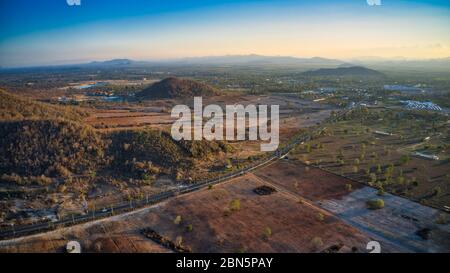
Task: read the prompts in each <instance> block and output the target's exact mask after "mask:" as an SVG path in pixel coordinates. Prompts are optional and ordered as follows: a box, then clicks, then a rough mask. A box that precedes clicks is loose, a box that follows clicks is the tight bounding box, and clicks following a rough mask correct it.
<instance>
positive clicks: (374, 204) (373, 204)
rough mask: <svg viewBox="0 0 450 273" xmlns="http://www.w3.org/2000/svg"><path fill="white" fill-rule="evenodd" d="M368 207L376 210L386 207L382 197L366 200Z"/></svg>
mask: <svg viewBox="0 0 450 273" xmlns="http://www.w3.org/2000/svg"><path fill="white" fill-rule="evenodd" d="M366 205H367V208H368V209H372V210H376V209H382V208H384V201H383V200H382V199H374V200H369V201H367V202H366Z"/></svg>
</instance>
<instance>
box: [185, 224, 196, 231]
mask: <svg viewBox="0 0 450 273" xmlns="http://www.w3.org/2000/svg"><path fill="white" fill-rule="evenodd" d="M193 229H194V228H193V227H192V225H187V226H186V231H187V232H192V230H193Z"/></svg>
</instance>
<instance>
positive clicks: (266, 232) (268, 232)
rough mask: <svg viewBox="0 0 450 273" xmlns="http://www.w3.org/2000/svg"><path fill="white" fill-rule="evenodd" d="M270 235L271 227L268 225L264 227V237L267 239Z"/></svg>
mask: <svg viewBox="0 0 450 273" xmlns="http://www.w3.org/2000/svg"><path fill="white" fill-rule="evenodd" d="M270 236H272V229H271V228H270V227H266V228H265V229H264V237H265V238H266V239H269V237H270Z"/></svg>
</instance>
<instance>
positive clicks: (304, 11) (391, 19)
mask: <svg viewBox="0 0 450 273" xmlns="http://www.w3.org/2000/svg"><path fill="white" fill-rule="evenodd" d="M73 1H76V0H39V1H30V0H0V66H1V67H20V66H34V65H54V64H66V63H80V62H88V61H93V60H107V59H114V58H130V59H135V60H166V59H176V58H183V57H198V56H219V55H246V54H260V55H270V56H296V57H315V56H320V57H325V58H336V59H342V60H351V59H354V58H367V57H375V56H376V57H382V58H399V57H402V58H408V59H430V58H444V57H450V3H449V1H448V0H435V1H433V0H431V1H420V0H409V1H407V0H403V1H402V0H379V1H381V5H369V4H368V3H367V2H368V1H369V2H370V1H374V2H376V0H368V1H367V0H328V1H325V0H258V1H255V0H254V1H239V0H228V1H225V0H197V1H192V0H182V1H172V0H159V1H153V0H127V1H125V0H80V1H81V5H72V6H71V5H69V4H68V3H67V2H73Z"/></svg>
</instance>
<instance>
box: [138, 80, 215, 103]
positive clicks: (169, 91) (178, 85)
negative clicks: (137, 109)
mask: <svg viewBox="0 0 450 273" xmlns="http://www.w3.org/2000/svg"><path fill="white" fill-rule="evenodd" d="M216 94H218V90H217V89H216V88H214V87H212V86H210V85H207V84H204V83H200V82H197V81H194V80H188V79H178V78H173V77H172V78H167V79H164V80H162V81H160V82H157V83H155V84H153V85H151V86H150V87H148V88H146V89H144V90H142V91H141V92H139V93H137V94H136V97H138V98H142V99H153V98H184V97H193V96H203V97H207V96H213V95H216Z"/></svg>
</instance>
